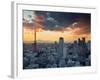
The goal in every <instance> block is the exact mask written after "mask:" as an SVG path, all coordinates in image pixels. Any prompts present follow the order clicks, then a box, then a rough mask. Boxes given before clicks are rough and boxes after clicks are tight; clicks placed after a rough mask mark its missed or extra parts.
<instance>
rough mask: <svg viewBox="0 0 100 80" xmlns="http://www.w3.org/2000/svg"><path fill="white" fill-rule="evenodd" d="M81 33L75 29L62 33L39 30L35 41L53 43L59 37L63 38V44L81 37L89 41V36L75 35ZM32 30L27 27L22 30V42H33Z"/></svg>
mask: <svg viewBox="0 0 100 80" xmlns="http://www.w3.org/2000/svg"><path fill="white" fill-rule="evenodd" d="M77 31H78V32H79V31H82V30H80V29H79V28H76V29H74V30H73V29H71V30H70V29H69V30H68V29H66V30H64V31H63V32H61V31H50V30H43V29H41V28H39V29H38V31H37V41H48V42H54V41H58V40H59V37H63V38H64V41H65V42H72V41H73V40H77V39H78V38H81V37H86V40H90V38H91V36H90V34H80V35H78V34H76V33H75V32H77ZM33 34H34V30H32V29H28V28H27V27H24V28H23V40H24V42H33V41H34V35H33Z"/></svg>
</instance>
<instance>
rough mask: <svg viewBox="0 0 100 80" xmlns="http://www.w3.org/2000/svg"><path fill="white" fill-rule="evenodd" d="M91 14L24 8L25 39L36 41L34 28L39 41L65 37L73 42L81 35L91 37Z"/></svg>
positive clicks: (67, 40)
mask: <svg viewBox="0 0 100 80" xmlns="http://www.w3.org/2000/svg"><path fill="white" fill-rule="evenodd" d="M90 20H91V15H90V14H87V13H68V12H51V11H31V10H23V40H24V42H33V41H34V30H36V39H37V41H38V42H42V41H43V42H54V41H58V40H59V37H63V38H64V40H65V42H72V41H74V40H77V39H78V38H81V37H86V40H90V38H91V25H90V24H91V22H90Z"/></svg>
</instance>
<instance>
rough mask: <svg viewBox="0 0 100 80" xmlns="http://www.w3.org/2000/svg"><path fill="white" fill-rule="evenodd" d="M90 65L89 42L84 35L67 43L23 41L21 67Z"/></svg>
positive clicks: (61, 39) (61, 38)
mask: <svg viewBox="0 0 100 80" xmlns="http://www.w3.org/2000/svg"><path fill="white" fill-rule="evenodd" d="M81 66H91V42H90V41H86V39H85V37H82V38H78V39H77V40H75V41H73V42H71V43H67V42H65V41H64V38H63V37H60V38H59V41H58V42H56V41H55V42H53V43H37V44H34V43H23V69H40V68H61V67H81Z"/></svg>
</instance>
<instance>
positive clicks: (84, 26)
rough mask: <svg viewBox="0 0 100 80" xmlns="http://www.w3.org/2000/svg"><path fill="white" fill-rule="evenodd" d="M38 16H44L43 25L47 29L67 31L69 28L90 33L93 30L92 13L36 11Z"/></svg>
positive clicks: (80, 32)
mask: <svg viewBox="0 0 100 80" xmlns="http://www.w3.org/2000/svg"><path fill="white" fill-rule="evenodd" d="M34 12H35V15H36V16H43V17H44V20H43V23H42V26H44V28H43V29H46V30H54V31H65V30H66V29H67V28H71V29H72V30H74V29H76V28H79V30H77V31H75V32H74V33H76V34H85V33H86V34H88V33H90V32H91V15H90V14H89V13H69V12H52V11H34Z"/></svg>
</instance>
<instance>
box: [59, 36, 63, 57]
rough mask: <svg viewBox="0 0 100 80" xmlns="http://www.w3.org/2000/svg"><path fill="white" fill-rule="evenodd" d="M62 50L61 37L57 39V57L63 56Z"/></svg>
mask: <svg viewBox="0 0 100 80" xmlns="http://www.w3.org/2000/svg"><path fill="white" fill-rule="evenodd" d="M63 48H64V39H63V37H60V38H59V45H58V55H59V57H62V56H63Z"/></svg>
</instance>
